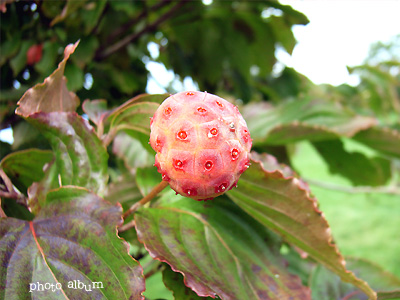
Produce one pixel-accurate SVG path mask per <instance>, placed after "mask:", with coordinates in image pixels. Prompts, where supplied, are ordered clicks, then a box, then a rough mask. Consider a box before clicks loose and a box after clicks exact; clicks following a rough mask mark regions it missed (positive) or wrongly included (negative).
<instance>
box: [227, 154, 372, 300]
mask: <svg viewBox="0 0 400 300" xmlns="http://www.w3.org/2000/svg"><path fill="white" fill-rule="evenodd" d="M227 195H228V196H229V197H230V198H231V199H232V200H233V201H234V202H235V203H236V204H237V205H239V206H240V207H241V208H243V209H244V210H245V211H246V212H247V213H248V214H249V215H251V216H252V217H254V218H255V219H256V220H258V221H259V222H260V223H261V224H263V225H265V226H267V227H269V228H271V229H273V230H274V231H276V232H277V233H279V234H280V235H281V236H282V237H283V238H284V239H285V240H287V241H288V242H290V243H292V244H294V245H296V246H297V247H299V248H300V249H301V250H302V251H305V252H307V253H308V254H309V255H311V256H312V257H313V258H314V259H316V260H317V261H318V262H320V263H321V264H323V265H325V266H326V267H328V268H329V269H331V270H332V271H334V272H335V273H336V274H338V275H339V276H340V277H341V279H342V280H343V281H347V282H350V283H352V284H354V285H356V286H357V287H359V288H360V289H361V290H363V291H364V292H365V293H366V294H367V295H368V296H369V297H370V298H371V299H376V293H375V292H374V291H373V290H372V289H371V288H370V287H369V286H368V284H367V283H366V282H364V281H362V280H360V279H358V278H357V277H355V275H354V274H353V273H352V272H350V271H348V270H346V268H345V262H344V259H343V257H342V256H341V254H340V253H339V251H338V249H337V248H336V246H335V245H334V244H333V243H332V236H331V234H330V228H329V225H328V223H327V221H326V220H325V218H324V216H323V213H322V212H321V211H320V210H319V209H318V203H317V200H316V199H314V198H312V197H311V196H310V191H309V190H308V187H307V185H304V183H303V182H301V181H300V180H299V179H297V178H294V177H285V176H284V175H283V174H282V172H281V171H278V170H277V171H267V170H265V169H264V168H263V167H262V164H261V163H260V162H257V161H252V165H251V167H250V168H249V169H248V170H247V171H246V172H245V173H244V174H243V175H242V176H241V178H240V180H239V183H238V188H237V189H233V190H231V191H229V192H228V193H227Z"/></svg>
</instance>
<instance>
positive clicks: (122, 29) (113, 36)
mask: <svg viewBox="0 0 400 300" xmlns="http://www.w3.org/2000/svg"><path fill="white" fill-rule="evenodd" d="M171 2H172V1H171V0H163V1H160V2H158V3H156V4H154V5H153V6H152V7H150V8H149V9H144V10H143V11H142V12H141V13H140V14H139V15H137V16H136V17H135V18H132V19H131V20H129V21H128V22H126V23H125V24H123V25H122V26H121V27H118V28H117V29H115V30H114V31H113V32H112V33H111V34H110V35H109V36H108V37H107V38H106V42H105V44H106V45H108V44H111V43H112V42H114V41H115V39H116V38H117V37H118V36H119V35H121V34H124V33H125V32H126V31H128V30H129V29H130V28H131V27H132V26H133V25H135V24H137V23H138V22H139V21H140V20H141V19H143V18H144V17H146V16H147V15H148V13H149V11H157V10H159V9H160V8H162V7H164V6H166V5H168V4H170V3H171Z"/></svg>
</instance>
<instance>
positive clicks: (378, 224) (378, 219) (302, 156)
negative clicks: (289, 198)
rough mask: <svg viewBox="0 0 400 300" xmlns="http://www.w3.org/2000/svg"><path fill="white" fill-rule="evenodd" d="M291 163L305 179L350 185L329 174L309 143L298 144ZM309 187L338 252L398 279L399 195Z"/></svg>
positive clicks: (399, 251)
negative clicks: (369, 262)
mask: <svg viewBox="0 0 400 300" xmlns="http://www.w3.org/2000/svg"><path fill="white" fill-rule="evenodd" d="M358 150H360V149H358ZM366 154H367V155H368V154H370V153H366ZM292 163H293V165H294V167H295V168H296V170H297V171H298V173H299V174H300V175H301V176H302V177H304V178H306V179H307V178H308V179H313V180H315V181H319V182H323V183H331V184H335V185H342V186H347V187H349V186H350V183H349V181H348V180H347V179H345V178H342V177H340V176H336V175H335V176H333V175H331V174H330V173H329V170H328V167H327V165H326V163H325V162H324V161H323V160H322V158H321V157H320V156H319V154H318V153H317V152H316V151H315V150H314V148H313V147H312V146H311V144H310V143H308V142H303V143H300V144H298V147H297V150H296V154H295V155H294V157H293V160H292ZM360 171H362V170H360ZM310 187H311V191H312V192H313V194H314V195H315V196H316V197H317V199H318V202H319V203H320V209H321V210H322V211H323V212H324V214H325V217H326V219H327V220H328V222H329V224H330V226H331V229H332V235H333V237H334V239H335V241H336V243H337V245H338V247H339V250H340V251H341V253H342V254H343V255H345V256H346V255H349V256H354V257H360V258H365V259H368V260H370V261H372V262H374V263H376V264H378V265H380V266H381V267H382V268H383V269H385V270H387V271H389V272H391V273H393V274H395V275H396V276H397V277H400V199H399V196H398V195H397V196H396V195H388V194H378V193H357V194H350V193H345V192H341V191H337V190H333V189H327V188H321V187H319V186H316V185H310Z"/></svg>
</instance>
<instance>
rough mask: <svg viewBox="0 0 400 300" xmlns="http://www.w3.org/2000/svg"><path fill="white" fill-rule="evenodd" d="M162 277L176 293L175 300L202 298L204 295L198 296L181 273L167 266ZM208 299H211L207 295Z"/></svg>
mask: <svg viewBox="0 0 400 300" xmlns="http://www.w3.org/2000/svg"><path fill="white" fill-rule="evenodd" d="M162 279H163V281H164V284H165V286H166V287H167V288H168V289H169V290H171V291H172V292H173V294H174V299H175V300H201V299H204V297H199V296H197V294H196V293H194V292H193V291H192V290H191V289H189V288H188V287H187V286H185V285H184V283H183V276H182V274H180V273H177V272H174V271H172V270H171V268H168V267H167V268H165V269H164V270H163V272H162ZM207 299H211V298H210V297H207Z"/></svg>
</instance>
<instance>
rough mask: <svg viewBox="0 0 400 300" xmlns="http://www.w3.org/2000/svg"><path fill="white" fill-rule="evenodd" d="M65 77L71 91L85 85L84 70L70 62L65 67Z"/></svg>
mask: <svg viewBox="0 0 400 300" xmlns="http://www.w3.org/2000/svg"><path fill="white" fill-rule="evenodd" d="M64 74H65V77H66V79H67V88H68V90H69V91H77V90H80V89H81V88H82V87H83V70H82V69H81V68H80V67H78V66H77V65H75V64H68V65H66V67H65V72H64Z"/></svg>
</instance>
